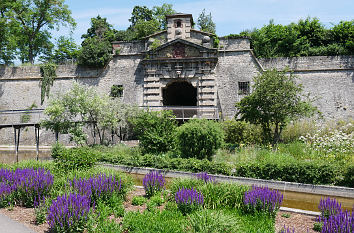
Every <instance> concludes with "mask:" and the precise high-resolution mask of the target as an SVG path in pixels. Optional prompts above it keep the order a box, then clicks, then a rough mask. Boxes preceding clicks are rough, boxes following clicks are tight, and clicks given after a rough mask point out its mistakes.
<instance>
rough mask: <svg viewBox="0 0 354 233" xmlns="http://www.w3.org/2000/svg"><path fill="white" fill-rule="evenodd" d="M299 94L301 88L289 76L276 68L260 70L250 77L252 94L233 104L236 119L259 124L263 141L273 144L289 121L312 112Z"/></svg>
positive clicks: (312, 109)
mask: <svg viewBox="0 0 354 233" xmlns="http://www.w3.org/2000/svg"><path fill="white" fill-rule="evenodd" d="M301 94H302V86H301V85H298V84H296V82H295V77H294V76H293V75H292V74H290V75H286V73H285V71H277V70H276V69H273V70H267V71H264V72H263V73H262V74H260V75H258V76H256V77H255V78H254V85H253V92H252V93H251V94H250V95H248V96H246V97H244V98H243V99H242V100H241V101H240V102H238V103H237V104H236V107H237V108H238V112H237V113H236V117H237V116H241V119H242V120H246V121H248V122H250V123H252V124H259V125H261V127H262V130H263V139H264V140H265V142H271V143H273V144H276V143H278V142H279V140H280V137H281V132H282V130H283V129H284V128H285V126H286V125H287V123H288V122H289V121H290V120H295V119H298V118H300V117H303V116H311V115H312V114H313V113H314V112H315V108H314V107H313V106H312V105H311V103H310V102H308V101H304V100H302V98H303V97H302V95H301ZM273 125H274V133H273V134H272V132H271V130H272V126H273Z"/></svg>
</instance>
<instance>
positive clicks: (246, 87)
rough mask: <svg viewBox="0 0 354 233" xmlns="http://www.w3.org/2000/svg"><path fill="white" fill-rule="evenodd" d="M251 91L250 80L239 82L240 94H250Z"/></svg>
mask: <svg viewBox="0 0 354 233" xmlns="http://www.w3.org/2000/svg"><path fill="white" fill-rule="evenodd" d="M249 93H250V82H238V94H239V95H248V94H249Z"/></svg>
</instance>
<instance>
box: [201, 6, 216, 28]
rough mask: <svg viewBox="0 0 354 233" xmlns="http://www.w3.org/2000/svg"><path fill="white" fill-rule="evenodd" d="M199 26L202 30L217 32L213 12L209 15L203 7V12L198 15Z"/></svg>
mask: <svg viewBox="0 0 354 233" xmlns="http://www.w3.org/2000/svg"><path fill="white" fill-rule="evenodd" d="M198 26H199V28H200V30H201V31H203V32H209V33H213V34H215V32H216V31H215V23H214V22H213V20H212V17H211V13H209V15H207V14H206V13H205V9H203V11H202V13H201V14H200V15H199V17H198Z"/></svg>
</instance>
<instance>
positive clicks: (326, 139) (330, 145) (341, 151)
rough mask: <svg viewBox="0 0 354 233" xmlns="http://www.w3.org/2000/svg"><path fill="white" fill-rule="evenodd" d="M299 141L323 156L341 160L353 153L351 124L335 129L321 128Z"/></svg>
mask: <svg viewBox="0 0 354 233" xmlns="http://www.w3.org/2000/svg"><path fill="white" fill-rule="evenodd" d="M299 139H300V140H301V141H303V142H305V143H306V144H307V145H308V146H310V147H311V148H312V149H314V150H316V151H318V152H319V153H320V154H322V155H325V156H328V155H333V156H335V158H342V157H343V156H344V157H346V156H347V155H352V154H353V153H354V131H353V124H352V123H351V122H347V124H343V125H340V126H339V127H337V128H331V129H329V128H328V127H323V128H320V129H319V130H317V131H316V132H315V133H314V134H313V135H311V134H307V135H305V136H301V137H300V138H299Z"/></svg>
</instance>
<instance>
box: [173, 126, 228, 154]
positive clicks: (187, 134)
mask: <svg viewBox="0 0 354 233" xmlns="http://www.w3.org/2000/svg"><path fill="white" fill-rule="evenodd" d="M176 134H177V147H178V149H179V150H180V151H181V155H182V157H184V158H197V159H209V160H211V157H212V155H213V154H214V153H215V151H216V150H217V149H219V148H220V147H221V145H222V143H223V132H222V129H221V127H220V125H219V124H218V123H217V122H214V121H210V120H206V119H193V120H190V121H189V122H187V123H185V124H183V125H182V126H180V127H178V129H177V133H176Z"/></svg>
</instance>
